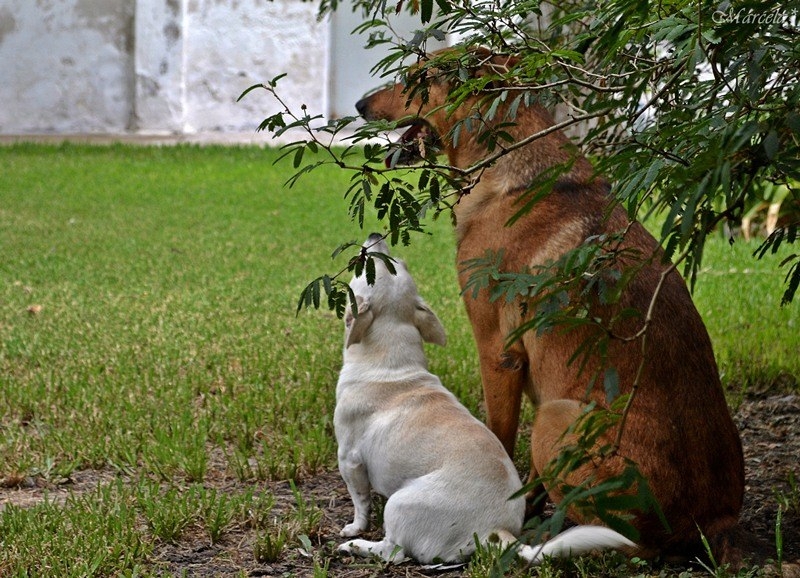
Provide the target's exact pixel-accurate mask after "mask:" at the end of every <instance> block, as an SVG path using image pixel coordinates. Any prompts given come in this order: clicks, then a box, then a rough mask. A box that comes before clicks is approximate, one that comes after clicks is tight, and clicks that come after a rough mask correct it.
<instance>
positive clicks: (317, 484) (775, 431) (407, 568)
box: [0, 395, 800, 578]
mask: <svg viewBox="0 0 800 578" xmlns="http://www.w3.org/2000/svg"><path fill="white" fill-rule="evenodd" d="M735 420H736V424H737V426H738V427H739V431H740V432H741V436H742V442H743V445H744V453H745V461H746V480H747V487H746V493H745V504H744V508H743V510H742V517H741V518H742V525H743V527H744V528H745V529H746V530H747V531H749V532H751V533H753V534H754V535H757V536H759V537H760V538H761V539H763V540H764V541H765V542H766V543H768V544H769V545H771V548H772V550H771V551H772V552H774V544H775V522H776V516H777V514H778V508H779V501H780V499H781V497H780V496H784V497H785V496H794V500H795V502H794V504H793V506H794V509H792V510H790V511H789V512H787V513H785V514H784V516H783V522H782V534H783V548H784V560H785V561H796V562H798V563H800V504H798V503H797V500H800V489H798V488H797V487H795V488H794V489H793V488H791V487H790V483H789V480H790V477H791V476H792V475H793V476H794V478H795V479H796V480H797V481H798V483H800V396H798V395H781V396H772V397H764V398H760V399H748V400H745V401H744V402H743V403H742V404H741V406H740V407H739V408H738V410H737V412H736V414H735ZM111 479H113V473H112V472H105V471H101V472H96V471H89V472H76V473H74V474H73V475H72V476H70V479H69V480H65V482H66V483H62V484H57V485H52V484H50V485H48V487H43V486H44V484H42V483H41V481H39V480H36V479H23V480H8V479H7V480H5V483H4V480H2V479H0V508H2V507H3V506H4V505H5V504H15V505H18V506H29V505H32V504H34V503H36V502H38V501H41V500H42V499H43V497H44V495H45V493H47V496H48V497H49V498H50V499H57V500H63V499H65V497H66V496H67V495H68V494H69V493H70V492H74V493H82V492H86V491H91V490H92V489H93V488H95V487H97V486H98V485H99V484H104V483H108V482H109V481H110V480H111ZM12 481H13V482H14V484H10V482H12ZM206 484H207V485H209V486H212V487H214V488H216V489H217V490H218V491H224V492H230V493H238V492H244V491H246V490H247V489H257V490H269V491H270V492H272V493H273V494H274V495H275V498H276V504H275V510H274V511H273V515H275V516H280V515H282V514H283V513H285V512H288V511H289V510H290V509H291V508H292V507H293V506H294V503H295V499H294V496H293V493H292V489H291V487H290V485H289V484H288V483H287V482H276V483H269V484H264V483H259V484H254V483H244V482H239V481H236V480H235V479H233V478H232V477H231V475H230V474H229V473H227V472H226V470H225V464H224V459H223V458H222V457H221V455H219V454H218V455H216V456H213V457H212V460H211V463H210V467H209V473H208V476H207V478H206ZM9 485H14V486H15V487H7V486H9ZM254 485H255V486H256V488H253V486H254ZM298 488H299V490H300V492H301V494H302V495H303V497H304V499H305V500H306V501H312V502H313V503H315V504H316V505H317V506H318V507H319V508H320V509H321V510H322V520H321V523H320V525H319V529H318V532H317V534H316V535H313V536H310V538H311V542H312V552H310V553H309V552H305V551H304V550H303V549H302V548H301V547H299V546H298V545H297V544H292V546H291V547H289V548H287V549H286V550H285V551H284V553H283V555H282V556H281V557H280V558H279V559H278V560H277V561H275V562H272V563H265V562H258V561H257V560H256V559H255V556H254V546H255V543H256V531H255V530H253V529H252V528H248V527H245V526H244V525H241V526H236V527H233V528H230V529H229V530H228V531H227V532H226V533H225V534H224V536H223V537H222V539H221V541H220V542H218V543H216V544H213V545H212V544H211V543H210V540H209V538H208V535H207V534H206V533H205V532H204V531H200V530H192V529H190V530H188V531H187V532H186V533H185V534H184V535H183V536H182V538H181V540H180V542H179V543H177V544H165V545H161V546H159V547H157V548H156V551H155V552H154V554H153V556H152V558H151V560H150V563H151V565H152V567H154V568H155V569H156V570H157V571H159V572H163V573H171V574H175V575H182V576H187V577H191V578H211V577H218V576H226V577H227V576H242V575H244V576H287V577H288V576H313V575H314V567H315V564H316V565H320V566H324V565H326V564H327V568H328V573H327V575H328V576H336V577H340V578H362V577H367V576H389V577H400V576H403V577H421V576H430V575H432V574H434V575H436V576H440V577H442V578H451V577H453V578H455V577H457V576H461V575H462V570H450V571H446V572H435V571H433V570H427V569H425V568H423V567H420V566H418V565H416V564H412V563H406V564H402V565H399V566H391V567H383V566H381V565H379V564H377V563H373V562H369V561H362V560H357V561H354V560H353V559H351V558H345V557H340V556H337V555H336V554H335V549H336V545H337V544H338V543H339V542H340V541H342V540H341V538H340V537H339V535H338V533H339V530H340V529H341V528H342V526H343V525H344V524H346V523H347V522H349V521H350V520H351V516H352V504H351V503H350V498H349V496H348V494H347V490H346V488H345V486H344V483H343V482H342V480H341V478H340V477H339V474H338V472H335V471H333V472H326V473H323V474H320V475H317V476H314V477H311V478H309V479H307V480H305V481H303V482H302V483H301V484H299V486H298ZM793 492H794V493H793ZM371 535H372V536H373V537H377V536H379V535H380V529H373V530H372V533H371Z"/></svg>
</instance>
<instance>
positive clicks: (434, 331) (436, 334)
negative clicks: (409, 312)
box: [414, 299, 447, 347]
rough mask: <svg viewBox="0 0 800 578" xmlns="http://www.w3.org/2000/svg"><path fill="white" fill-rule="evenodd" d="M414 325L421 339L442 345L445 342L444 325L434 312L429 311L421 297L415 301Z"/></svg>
mask: <svg viewBox="0 0 800 578" xmlns="http://www.w3.org/2000/svg"><path fill="white" fill-rule="evenodd" d="M414 325H415V326H416V327H417V329H418V330H419V334H420V335H421V336H422V339H423V341H427V342H428V343H435V344H436V345H441V346H442V347H444V346H445V345H446V344H447V335H445V332H444V327H443V326H442V322H441V321H439V318H438V317H436V314H435V313H434V312H433V311H431V309H430V307H428V306H427V305H426V304H425V302H424V301H423V300H422V299H419V300H418V301H417V310H416V311H415V312H414Z"/></svg>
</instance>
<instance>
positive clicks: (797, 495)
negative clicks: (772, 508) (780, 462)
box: [773, 471, 800, 513]
mask: <svg viewBox="0 0 800 578" xmlns="http://www.w3.org/2000/svg"><path fill="white" fill-rule="evenodd" d="M786 484H787V486H788V489H787V490H786V491H780V490H773V495H774V496H775V501H776V502H777V503H778V507H779V508H780V509H781V510H783V511H784V512H786V513H792V512H797V513H800V483H798V481H797V477H796V476H795V473H794V472H792V471H790V472H789V474H788V475H787V476H786Z"/></svg>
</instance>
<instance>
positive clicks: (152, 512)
mask: <svg viewBox="0 0 800 578" xmlns="http://www.w3.org/2000/svg"><path fill="white" fill-rule="evenodd" d="M191 498H192V492H182V491H180V490H179V489H178V488H175V487H169V488H167V490H166V491H164V492H162V491H161V488H160V487H159V484H158V483H156V482H153V481H149V480H148V481H144V482H143V483H141V484H140V485H139V486H138V487H137V488H136V503H137V505H138V507H139V509H140V510H141V512H142V514H143V515H144V518H145V520H146V521H147V525H148V527H149V528H150V531H151V532H152V533H153V535H154V536H155V537H157V538H158V539H160V540H162V541H164V542H168V543H173V542H175V541H177V539H178V538H179V537H180V535H181V533H183V530H184V529H185V528H186V526H188V525H189V523H190V522H191V521H192V518H193V515H194V513H193V508H192V506H193V504H192V500H191Z"/></svg>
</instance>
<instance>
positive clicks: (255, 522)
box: [243, 492, 275, 530]
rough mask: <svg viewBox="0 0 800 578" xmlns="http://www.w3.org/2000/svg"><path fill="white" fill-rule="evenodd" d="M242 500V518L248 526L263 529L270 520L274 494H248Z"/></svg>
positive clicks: (267, 525)
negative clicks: (243, 509)
mask: <svg viewBox="0 0 800 578" xmlns="http://www.w3.org/2000/svg"><path fill="white" fill-rule="evenodd" d="M248 498H249V499H247V500H245V501H244V502H243V505H244V507H245V511H244V516H243V518H244V520H245V522H246V524H247V526H248V527H250V528H255V529H256V530H265V529H267V528H268V527H269V525H270V521H271V517H270V516H271V514H272V509H273V508H274V507H275V496H273V495H272V494H271V493H269V492H264V493H262V494H259V495H257V496H252V495H251V496H248Z"/></svg>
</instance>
